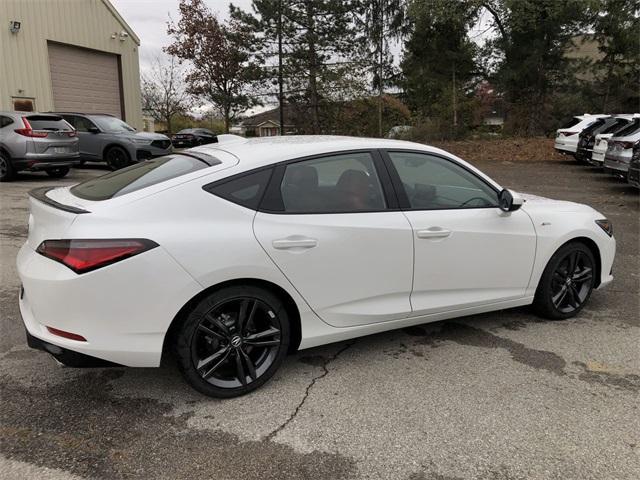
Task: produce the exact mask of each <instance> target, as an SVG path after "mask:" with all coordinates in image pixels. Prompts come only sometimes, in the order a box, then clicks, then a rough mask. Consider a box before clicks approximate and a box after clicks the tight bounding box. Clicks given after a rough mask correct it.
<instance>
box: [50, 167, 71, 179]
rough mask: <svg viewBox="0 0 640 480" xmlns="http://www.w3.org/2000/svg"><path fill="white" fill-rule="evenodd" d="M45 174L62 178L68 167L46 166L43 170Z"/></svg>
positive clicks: (67, 171)
mask: <svg viewBox="0 0 640 480" xmlns="http://www.w3.org/2000/svg"><path fill="white" fill-rule="evenodd" d="M45 171H46V172H47V175H49V176H50V177H53V178H62V177H65V176H66V175H67V173H69V167H56V168H47V169H46V170H45Z"/></svg>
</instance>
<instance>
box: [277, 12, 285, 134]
mask: <svg viewBox="0 0 640 480" xmlns="http://www.w3.org/2000/svg"><path fill="white" fill-rule="evenodd" d="M282 91H283V86H282V0H278V109H279V110H280V111H279V114H280V135H284V134H285V131H284V98H283V93H282Z"/></svg>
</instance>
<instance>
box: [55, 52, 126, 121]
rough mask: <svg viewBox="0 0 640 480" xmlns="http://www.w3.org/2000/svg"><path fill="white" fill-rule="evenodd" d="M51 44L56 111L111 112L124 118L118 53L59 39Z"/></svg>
mask: <svg viewBox="0 0 640 480" xmlns="http://www.w3.org/2000/svg"><path fill="white" fill-rule="evenodd" d="M48 47H49V68H50V70H51V84H52V88H53V104H54V108H55V110H56V111H58V112H82V113H109V114H111V115H115V116H117V117H119V118H122V116H123V112H122V108H121V106H122V102H121V97H120V92H121V83H120V82H121V79H120V70H119V66H118V56H117V55H114V54H112V53H104V52H97V51H95V50H88V49H84V48H78V47H72V46H70V45H61V44H59V43H49V44H48Z"/></svg>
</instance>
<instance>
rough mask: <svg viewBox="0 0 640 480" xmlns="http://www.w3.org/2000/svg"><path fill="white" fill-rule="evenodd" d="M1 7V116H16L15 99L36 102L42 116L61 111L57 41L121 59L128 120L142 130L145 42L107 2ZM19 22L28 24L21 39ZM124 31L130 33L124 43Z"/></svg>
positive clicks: (39, 1) (9, 1)
mask: <svg viewBox="0 0 640 480" xmlns="http://www.w3.org/2000/svg"><path fill="white" fill-rule="evenodd" d="M0 3H1V7H0V110H11V109H12V98H13V97H32V98H35V104H36V108H37V109H38V110H41V111H47V110H54V109H55V107H54V102H53V90H52V85H51V76H50V71H49V55H48V48H47V41H52V42H58V43H63V44H64V43H66V44H70V45H75V46H79V47H84V48H90V49H94V50H100V51H104V52H110V53H115V54H118V55H120V59H121V65H122V87H123V92H122V93H123V100H124V101H123V103H124V110H125V112H124V114H125V118H126V120H127V122H128V123H130V124H131V125H132V126H134V127H136V128H138V129H142V127H143V122H142V110H141V104H140V67H139V64H138V47H139V41H138V39H137V37H135V34H134V32H132V31H131V30H130V29H129V30H128V31H127V28H126V27H125V25H124V24H123V23H121V22H120V21H119V20H118V18H117V17H116V16H114V14H113V13H112V9H113V7H112V6H111V5H110V4H109V3H108V2H107V1H106V0H1V2H0ZM116 15H117V14H116ZM13 20H17V21H19V22H21V23H22V27H21V29H20V32H19V33H17V34H12V33H11V32H10V31H9V22H10V21H13ZM122 31H127V33H128V37H126V38H124V40H123V41H121V40H120V32H122ZM112 36H115V38H112Z"/></svg>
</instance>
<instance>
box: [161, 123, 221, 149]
mask: <svg viewBox="0 0 640 480" xmlns="http://www.w3.org/2000/svg"><path fill="white" fill-rule="evenodd" d="M171 141H172V142H173V146H174V147H176V148H187V147H197V146H198V145H206V144H207V143H217V142H218V137H217V136H216V134H215V133H213V132H212V131H211V130H207V129H206V128H185V129H184V130H180V131H179V132H178V133H176V134H175V135H174V136H173V137H171Z"/></svg>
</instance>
